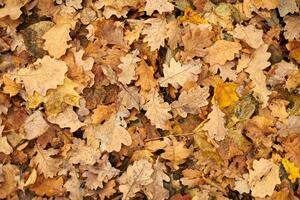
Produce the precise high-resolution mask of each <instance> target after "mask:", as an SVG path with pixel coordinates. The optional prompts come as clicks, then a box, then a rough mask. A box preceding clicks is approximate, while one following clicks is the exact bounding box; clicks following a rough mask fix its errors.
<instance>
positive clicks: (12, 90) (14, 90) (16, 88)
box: [2, 74, 22, 97]
mask: <svg viewBox="0 0 300 200" xmlns="http://www.w3.org/2000/svg"><path fill="white" fill-rule="evenodd" d="M2 78H3V83H4V86H3V92H4V93H5V94H9V96H10V97H12V96H15V95H17V94H18V93H19V92H20V90H21V89H22V86H21V84H19V83H16V82H15V81H14V80H12V79H10V77H9V75H8V74H4V75H3V77H2Z"/></svg>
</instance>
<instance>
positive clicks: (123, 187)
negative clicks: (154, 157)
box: [118, 159, 154, 200]
mask: <svg viewBox="0 0 300 200" xmlns="http://www.w3.org/2000/svg"><path fill="white" fill-rule="evenodd" d="M153 172H154V170H153V169H152V164H151V163H150V162H149V161H148V160H147V159H141V160H138V161H135V162H134V163H133V165H129V166H128V168H127V171H126V172H124V173H123V174H122V176H121V177H120V178H119V179H118V182H119V184H120V186H119V190H120V192H122V193H123V197H122V200H129V199H130V198H132V197H134V196H135V194H136V193H137V192H139V191H140V190H142V188H143V187H144V186H146V185H149V184H150V183H152V182H153V179H152V177H151V176H152V174H153Z"/></svg>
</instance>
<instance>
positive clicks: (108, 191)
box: [99, 180, 117, 200]
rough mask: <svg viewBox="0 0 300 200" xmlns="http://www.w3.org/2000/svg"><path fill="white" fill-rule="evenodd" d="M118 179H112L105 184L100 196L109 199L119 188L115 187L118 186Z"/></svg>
mask: <svg viewBox="0 0 300 200" xmlns="http://www.w3.org/2000/svg"><path fill="white" fill-rule="evenodd" d="M116 185H117V184H116V181H115V180H110V181H108V183H106V184H105V185H104V188H103V189H102V190H101V191H100V192H99V196H100V199H101V200H105V198H107V199H109V197H111V196H112V195H113V194H115V193H116V192H117V190H116V189H115V188H114V187H116Z"/></svg>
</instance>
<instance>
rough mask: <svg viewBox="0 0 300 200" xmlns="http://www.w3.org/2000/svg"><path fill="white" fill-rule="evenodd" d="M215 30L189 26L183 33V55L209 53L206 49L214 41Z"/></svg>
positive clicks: (203, 54)
mask: <svg viewBox="0 0 300 200" xmlns="http://www.w3.org/2000/svg"><path fill="white" fill-rule="evenodd" d="M214 35H215V34H214V32H213V31H210V30H209V29H208V28H201V29H200V28H198V27H197V28H189V29H187V30H186V31H185V33H184V34H183V35H182V43H183V46H184V52H182V56H183V57H184V58H186V57H187V58H194V57H196V56H197V57H203V56H205V55H206V54H207V51H206V50H205V48H206V47H209V46H210V45H211V44H212V43H213V42H212V39H213V37H214Z"/></svg>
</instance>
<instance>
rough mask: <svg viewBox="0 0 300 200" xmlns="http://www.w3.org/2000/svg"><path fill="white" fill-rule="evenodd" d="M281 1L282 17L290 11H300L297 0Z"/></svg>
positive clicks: (279, 9)
mask: <svg viewBox="0 0 300 200" xmlns="http://www.w3.org/2000/svg"><path fill="white" fill-rule="evenodd" d="M279 1H280V3H279V7H278V11H279V15H280V16H281V17H284V16H286V15H287V14H289V13H291V14H293V13H295V12H296V13H297V12H299V7H298V5H297V4H298V3H297V0H279Z"/></svg>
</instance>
